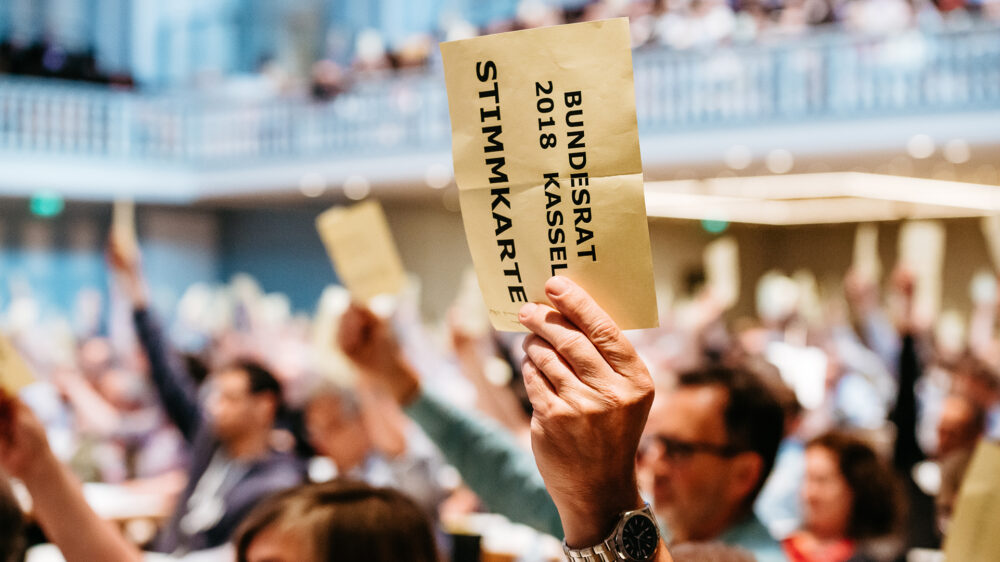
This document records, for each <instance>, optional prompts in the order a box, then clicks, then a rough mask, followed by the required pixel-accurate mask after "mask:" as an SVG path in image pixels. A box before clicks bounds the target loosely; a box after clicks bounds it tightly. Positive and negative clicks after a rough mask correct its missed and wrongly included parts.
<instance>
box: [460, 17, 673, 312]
mask: <svg viewBox="0 0 1000 562" xmlns="http://www.w3.org/2000/svg"><path fill="white" fill-rule="evenodd" d="M441 54H442V57H443V59H444V71H445V82H446V85H447V88H448V107H449V112H450V114H451V128H452V156H453V157H454V161H455V179H456V182H457V183H458V188H459V198H460V203H461V207H462V219H463V222H464V223H465V233H466V237H467V238H468V241H469V248H470V250H471V251H472V261H473V264H474V265H475V268H476V274H477V276H478V278H479V287H480V289H481V290H482V292H483V296H484V299H485V301H486V305H487V308H488V309H489V315H490V321H491V322H492V324H493V326H494V327H496V328H497V329H498V330H507V331H523V330H524V327H523V326H521V325H520V323H519V322H518V321H517V312H518V310H519V309H520V308H521V305H522V304H523V303H525V302H529V301H530V302H540V303H544V302H547V300H546V298H545V293H544V285H545V281H546V280H547V279H548V278H549V277H552V276H553V275H564V276H566V277H569V278H571V279H573V280H574V281H576V282H577V283H578V284H580V285H581V286H582V287H583V288H585V289H586V290H587V291H588V292H589V293H590V294H591V295H593V296H594V298H595V299H596V300H597V302H598V303H600V305H601V306H602V307H603V308H604V309H605V310H607V311H608V313H609V314H610V315H611V316H612V318H614V319H615V320H616V321H617V322H618V324H619V325H620V326H621V327H622V328H625V329H631V328H651V327H654V326H656V325H657V313H656V310H657V309H656V292H655V289H654V285H653V267H652V259H651V256H650V248H649V228H648V225H647V222H646V205H645V200H644V198H643V184H642V161H641V159H640V156H639V134H638V129H637V127H636V116H635V91H634V86H633V82H632V51H631V49H630V47H629V29H628V20H626V19H624V18H621V19H614V20H605V21H597V22H588V23H579V24H571V25H561V26H556V27H548V28H540V29H530V30H525V31H515V32H510V33H501V34H498V35H489V36H485V37H478V38H475V39H467V40H462V41H452V42H448V43H442V44H441Z"/></svg>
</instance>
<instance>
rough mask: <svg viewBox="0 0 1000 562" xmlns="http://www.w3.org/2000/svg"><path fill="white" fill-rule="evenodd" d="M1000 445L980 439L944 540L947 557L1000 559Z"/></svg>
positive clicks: (995, 561) (997, 561) (981, 561)
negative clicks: (999, 531)
mask: <svg viewBox="0 0 1000 562" xmlns="http://www.w3.org/2000/svg"><path fill="white" fill-rule="evenodd" d="M998 474H1000V444H997V443H992V442H989V441H980V442H979V446H978V447H977V448H976V453H975V454H974V455H973V457H972V462H971V463H970V464H969V470H968V472H966V473H965V480H963V482H962V488H961V490H959V492H958V500H957V501H956V503H955V516H954V517H953V518H952V520H951V522H950V523H949V525H948V534H947V537H946V538H945V541H944V553H945V559H946V560H957V561H964V560H969V561H971V560H975V561H976V562H1000V533H997V529H1000V478H997V475H998Z"/></svg>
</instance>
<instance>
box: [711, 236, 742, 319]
mask: <svg viewBox="0 0 1000 562" xmlns="http://www.w3.org/2000/svg"><path fill="white" fill-rule="evenodd" d="M703 260H704V262H705V282H706V283H707V285H708V287H709V288H710V289H711V290H712V292H713V293H714V295H715V298H716V299H718V301H719V304H721V305H722V306H723V307H724V308H726V309H729V308H732V307H733V305H735V304H736V301H738V300H739V298H740V248H739V246H738V245H737V244H736V239H735V238H733V237H731V236H726V237H724V238H719V239H718V240H715V241H714V242H712V243H711V244H709V245H708V246H706V247H705V253H704V257H703Z"/></svg>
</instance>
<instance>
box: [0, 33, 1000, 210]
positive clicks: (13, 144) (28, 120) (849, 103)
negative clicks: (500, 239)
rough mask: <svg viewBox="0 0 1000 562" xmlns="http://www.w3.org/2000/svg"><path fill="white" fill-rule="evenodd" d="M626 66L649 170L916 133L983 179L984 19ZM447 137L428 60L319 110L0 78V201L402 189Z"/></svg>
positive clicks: (991, 123) (652, 57) (989, 147)
mask: <svg viewBox="0 0 1000 562" xmlns="http://www.w3.org/2000/svg"><path fill="white" fill-rule="evenodd" d="M634 68H635V85H636V97H637V107H638V120H639V127H640V134H641V137H642V145H643V157H644V162H645V164H646V170H647V176H650V177H654V178H656V179H674V178H678V177H699V176H705V175H710V174H714V173H717V172H718V169H719V168H720V167H721V166H722V161H723V156H724V154H725V151H726V150H727V149H729V148H730V147H732V146H734V145H740V146H742V147H746V148H747V149H749V153H751V154H753V155H756V156H760V155H762V154H765V153H766V152H767V151H769V150H773V149H776V148H781V149H788V150H790V151H792V152H793V153H794V154H795V166H796V168H797V169H800V170H804V169H806V168H807V167H809V169H812V168H816V170H814V171H831V168H832V171H836V170H837V164H836V162H837V161H838V159H840V158H845V159H846V158H847V157H848V156H849V157H850V160H851V161H852V162H854V163H855V164H853V165H854V166H855V167H857V164H856V163H857V162H859V161H860V162H864V161H865V159H866V158H867V159H869V160H870V161H871V162H872V164H871V167H872V169H871V170H869V171H876V168H877V166H878V165H879V163H884V162H886V161H888V160H890V159H892V158H893V157H898V156H899V155H905V147H906V141H907V139H909V138H910V137H912V136H913V135H915V134H918V133H921V134H926V135H929V136H930V137H932V139H934V140H936V141H938V142H945V141H947V140H948V139H954V138H961V139H963V140H964V141H965V142H967V143H968V144H969V145H971V146H972V147H973V158H972V159H971V161H970V162H969V163H968V165H967V166H965V167H964V168H963V169H962V170H959V171H958V172H957V174H958V175H960V176H962V175H963V174H966V173H968V174H971V175H972V176H974V177H973V178H972V179H973V180H975V179H976V178H978V179H979V181H983V178H982V177H979V176H976V174H977V173H978V174H980V176H982V175H983V174H987V175H988V172H984V171H983V170H985V169H986V168H984V167H985V166H988V165H991V164H992V163H995V162H996V155H997V154H998V151H997V147H998V146H1000V133H998V131H1000V27H998V26H996V25H995V24H993V25H987V24H977V25H975V26H972V27H970V28H969V29H963V30H943V31H935V32H929V31H911V32H908V33H905V34H900V35H894V36H879V37H873V36H858V35H852V34H846V33H842V32H834V31H824V32H818V33H814V34H812V35H811V36H809V37H806V38H795V39H786V40H783V41H780V42H774V43H769V44H754V45H744V46H731V47H725V48H713V49H711V50H705V51H700V50H698V51H672V50H666V49H662V48H655V49H640V50H637V51H635V53H634ZM449 143H450V127H449V122H448V108H447V98H446V95H445V91H444V80H443V78H442V76H441V72H440V69H439V68H436V69H431V70H427V71H423V72H419V73H406V74H394V75H392V76H390V77H384V78H370V79H366V80H363V81H359V82H357V83H356V84H355V85H354V86H353V87H352V88H351V89H350V90H349V91H348V92H346V93H344V94H341V95H340V96H339V97H337V98H336V99H335V100H333V101H332V102H326V103H319V102H314V101H312V100H309V99H300V98H273V97H268V98H265V99H260V98H246V97H234V96H221V95H208V94H186V95H185V94H155V95H154V94H143V93H126V92H114V91H108V90H105V89H98V88H92V87H87V86H81V85H76V84H68V83H61V82H55V81H44V80H27V79H20V78H16V77H9V76H4V77H2V79H0V167H2V168H4V169H5V173H4V174H3V175H2V177H0V195H24V194H27V193H30V192H31V191H33V190H37V189H41V188H49V189H58V190H60V191H62V192H63V193H64V194H65V195H66V196H68V197H78V198H85V199H89V198H97V199H103V198H110V197H114V196H116V195H120V194H123V193H130V194H132V195H133V196H135V197H136V198H138V199H149V200H154V199H156V200H169V201H172V202H191V201H197V200H205V199H214V198H222V197H227V196H232V195H243V194H254V193H261V194H275V193H279V194H280V193H293V192H294V193H297V190H296V187H297V186H298V185H299V182H300V180H301V178H302V175H303V173H304V171H308V172H310V173H313V174H319V175H320V176H321V177H322V178H324V181H326V182H328V183H329V184H330V185H337V184H338V183H339V182H342V181H343V180H344V179H345V178H347V177H349V176H351V175H361V176H363V177H365V178H366V179H367V180H368V181H370V182H371V184H372V186H373V188H377V189H385V190H387V191H391V190H394V189H395V190H398V191H401V192H402V191H405V190H406V189H408V188H409V187H412V184H413V183H414V182H422V181H423V178H424V174H425V170H426V168H427V166H428V165H429V164H443V165H447V166H450V164H449V162H450V153H449V149H450V145H449ZM991 155H992V156H991ZM831 163H832V164H831ZM822 167H825V169H824V168H822ZM918 168H919V166H918ZM994 171H995V169H994ZM746 172H747V173H752V172H754V169H753V168H752V166H751V167H748V168H747V169H746ZM914 173H915V174H918V175H919V174H923V175H931V173H932V172H931V171H930V170H929V169H928V170H926V171H921V170H920V169H917V170H915V171H914ZM988 180H989V178H988V177H986V181H987V182H988ZM993 183H996V181H995V180H994V182H993Z"/></svg>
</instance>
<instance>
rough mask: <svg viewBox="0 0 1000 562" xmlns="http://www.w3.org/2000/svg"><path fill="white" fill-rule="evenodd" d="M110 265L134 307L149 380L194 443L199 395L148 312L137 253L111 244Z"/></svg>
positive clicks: (175, 420)
mask: <svg viewBox="0 0 1000 562" xmlns="http://www.w3.org/2000/svg"><path fill="white" fill-rule="evenodd" d="M108 263H109V264H110V265H111V269H112V271H113V272H114V273H115V277H116V279H117V281H118V285H119V287H120V289H121V291H122V292H123V293H124V294H125V296H126V297H127V298H128V300H129V303H130V304H131V305H132V318H133V321H134V323H135V330H136V335H137V337H138V339H139V343H140V345H142V349H143V351H144V352H145V353H146V357H147V359H148V360H149V369H150V376H151V377H152V380H153V384H154V385H155V386H156V390H157V392H158V394H159V396H160V401H161V403H162V404H163V407H164V409H165V410H166V412H167V415H168V416H170V419H171V420H172V421H173V422H174V425H176V426H177V428H178V429H179V430H180V431H181V434H183V435H184V438H185V439H187V441H188V442H191V441H193V440H194V437H195V434H196V433H197V431H198V427H199V426H200V424H201V422H202V412H201V409H200V407H199V404H198V391H197V388H196V387H195V384H194V381H193V380H192V379H191V376H190V375H189V374H188V373H187V371H186V370H185V369H184V367H182V366H181V364H180V362H179V361H178V360H177V357H176V356H174V355H173V353H172V352H171V350H170V347H169V345H168V344H167V340H166V337H165V336H164V335H163V331H162V329H161V328H160V325H159V323H158V322H157V321H156V319H155V318H154V316H153V314H152V312H151V311H150V310H149V297H148V293H149V291H148V289H147V287H146V282H145V279H143V276H142V267H141V265H140V257H139V255H138V253H137V252H133V253H128V252H125V251H123V250H122V249H121V248H119V247H118V246H117V244H116V243H115V241H114V240H111V241H110V242H109V244H108Z"/></svg>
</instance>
